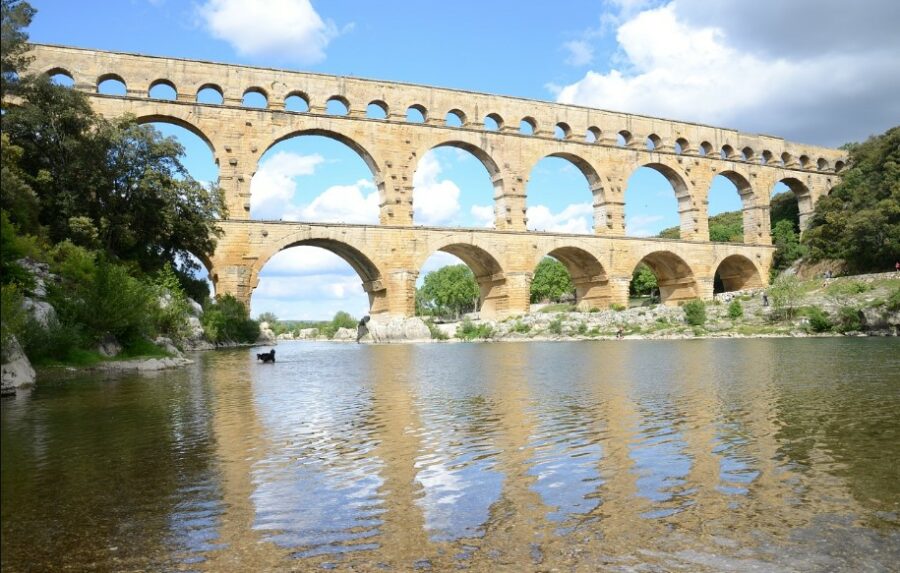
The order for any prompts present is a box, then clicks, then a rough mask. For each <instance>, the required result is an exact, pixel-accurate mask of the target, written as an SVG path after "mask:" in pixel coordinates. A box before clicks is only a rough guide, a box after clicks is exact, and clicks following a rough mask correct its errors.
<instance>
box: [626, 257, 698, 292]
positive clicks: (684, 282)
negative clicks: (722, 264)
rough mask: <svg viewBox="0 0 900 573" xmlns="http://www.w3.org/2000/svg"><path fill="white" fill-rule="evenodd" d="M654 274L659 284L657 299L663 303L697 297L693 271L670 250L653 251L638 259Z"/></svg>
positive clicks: (639, 262)
mask: <svg viewBox="0 0 900 573" xmlns="http://www.w3.org/2000/svg"><path fill="white" fill-rule="evenodd" d="M641 263H644V264H645V265H647V266H648V267H650V270H651V271H653V274H654V275H656V283H657V285H658V286H659V301H660V302H661V303H663V304H669V305H672V304H677V303H678V302H679V301H682V300H690V299H694V298H697V281H696V280H695V279H694V271H693V270H691V267H690V265H688V264H687V263H686V262H685V261H684V259H682V258H681V257H679V256H678V255H676V254H675V253H672V252H671V251H654V252H652V253H650V254H648V255H646V256H645V257H644V258H642V259H641V260H640V261H638V263H637V265H635V266H634V268H637V266H638V265H639V264H641Z"/></svg>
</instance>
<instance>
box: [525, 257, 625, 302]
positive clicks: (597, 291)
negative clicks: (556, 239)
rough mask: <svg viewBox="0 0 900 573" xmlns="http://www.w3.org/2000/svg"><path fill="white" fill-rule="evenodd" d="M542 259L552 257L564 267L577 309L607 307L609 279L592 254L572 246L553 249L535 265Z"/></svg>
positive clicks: (609, 292) (601, 265) (610, 293)
mask: <svg viewBox="0 0 900 573" xmlns="http://www.w3.org/2000/svg"><path fill="white" fill-rule="evenodd" d="M544 257H553V258H554V259H556V260H557V261H559V262H561V263H562V264H563V266H564V267H566V271H568V273H569V278H570V279H571V280H572V284H573V285H575V304H576V306H577V308H579V309H581V310H590V309H592V308H606V307H608V306H609V303H610V299H611V296H612V292H611V290H610V288H609V277H608V275H607V273H606V269H605V268H604V267H603V264H602V263H601V262H600V261H599V260H598V259H597V257H595V256H594V255H593V254H592V253H590V252H589V251H587V250H586V249H584V248H581V247H576V246H574V245H566V246H562V247H553V248H551V249H549V250H547V251H546V252H544V253H543V254H542V255H541V256H540V257H538V259H537V262H536V263H535V265H537V263H539V262H540V261H541V259H543V258H544Z"/></svg>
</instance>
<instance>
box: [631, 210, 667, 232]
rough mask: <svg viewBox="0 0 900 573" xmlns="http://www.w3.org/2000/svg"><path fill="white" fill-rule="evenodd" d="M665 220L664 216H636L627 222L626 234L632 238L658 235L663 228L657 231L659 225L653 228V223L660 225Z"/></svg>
mask: <svg viewBox="0 0 900 573" xmlns="http://www.w3.org/2000/svg"><path fill="white" fill-rule="evenodd" d="M663 219H665V217H663V216H662V215H635V216H634V217H629V218H628V220H627V221H625V233H626V234H627V235H628V236H630V237H649V236H651V235H656V234H657V233H659V231H661V230H662V228H659V229H657V228H656V227H658V225H656V226H653V223H658V222H660V221H662V220H663Z"/></svg>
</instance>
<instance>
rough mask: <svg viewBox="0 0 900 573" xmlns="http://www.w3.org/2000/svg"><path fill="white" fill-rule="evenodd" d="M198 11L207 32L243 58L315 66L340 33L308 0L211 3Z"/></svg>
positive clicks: (322, 58) (248, 0) (225, 1)
mask: <svg viewBox="0 0 900 573" xmlns="http://www.w3.org/2000/svg"><path fill="white" fill-rule="evenodd" d="M198 11H199V14H200V18H201V19H202V20H203V22H204V24H205V25H206V28H207V30H208V32H209V33H210V34H211V35H212V36H213V37H215V38H218V39H220V40H224V41H226V42H228V43H229V44H231V45H232V47H234V49H235V50H237V52H238V53H239V54H241V55H243V56H267V57H276V58H279V59H283V60H292V61H296V62H299V63H303V64H314V63H317V62H320V61H322V60H324V59H325V48H326V47H327V46H328V43H329V42H331V40H332V39H334V38H335V37H336V36H337V35H338V34H339V32H338V30H337V27H336V26H335V25H334V23H333V22H331V21H326V20H323V19H322V17H321V16H319V14H318V13H317V12H316V10H315V8H313V6H312V4H311V3H310V1H309V0H268V1H266V2H259V1H258V0H209V1H208V2H206V3H205V4H203V5H202V6H200V7H199V8H198Z"/></svg>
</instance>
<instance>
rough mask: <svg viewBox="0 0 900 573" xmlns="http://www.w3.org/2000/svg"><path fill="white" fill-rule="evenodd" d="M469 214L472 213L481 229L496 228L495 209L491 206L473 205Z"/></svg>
mask: <svg viewBox="0 0 900 573" xmlns="http://www.w3.org/2000/svg"><path fill="white" fill-rule="evenodd" d="M469 212H470V213H472V218H473V219H475V224H476V225H478V226H479V227H488V228H490V227H493V226H494V208H493V207H492V206H491V205H472V208H471V209H470V210H469Z"/></svg>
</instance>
